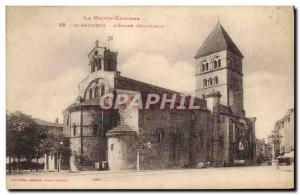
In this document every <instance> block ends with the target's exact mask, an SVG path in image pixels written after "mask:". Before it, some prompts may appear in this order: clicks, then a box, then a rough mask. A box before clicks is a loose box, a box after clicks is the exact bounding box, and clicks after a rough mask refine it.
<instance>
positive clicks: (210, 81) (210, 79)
mask: <svg viewBox="0 0 300 195" xmlns="http://www.w3.org/2000/svg"><path fill="white" fill-rule="evenodd" d="M208 83H209V86H210V85H212V78H209V82H208Z"/></svg>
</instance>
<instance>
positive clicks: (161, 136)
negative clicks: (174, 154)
mask: <svg viewBox="0 0 300 195" xmlns="http://www.w3.org/2000/svg"><path fill="white" fill-rule="evenodd" d="M164 137H165V130H163V129H158V130H157V142H158V143H163V140H164Z"/></svg>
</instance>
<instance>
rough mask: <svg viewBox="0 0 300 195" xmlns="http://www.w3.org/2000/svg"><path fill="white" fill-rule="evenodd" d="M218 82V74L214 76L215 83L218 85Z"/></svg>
mask: <svg viewBox="0 0 300 195" xmlns="http://www.w3.org/2000/svg"><path fill="white" fill-rule="evenodd" d="M218 82H219V81H218V77H217V76H216V77H214V84H215V85H217V84H218Z"/></svg>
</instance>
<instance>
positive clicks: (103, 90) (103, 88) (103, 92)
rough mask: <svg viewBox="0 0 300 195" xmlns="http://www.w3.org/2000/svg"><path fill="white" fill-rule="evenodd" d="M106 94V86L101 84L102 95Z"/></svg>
mask: <svg viewBox="0 0 300 195" xmlns="http://www.w3.org/2000/svg"><path fill="white" fill-rule="evenodd" d="M104 94H105V86H104V85H102V86H101V97H102V96H103V95H104Z"/></svg>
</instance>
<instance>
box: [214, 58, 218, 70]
mask: <svg viewBox="0 0 300 195" xmlns="http://www.w3.org/2000/svg"><path fill="white" fill-rule="evenodd" d="M214 68H218V62H217V60H215V61H214Z"/></svg>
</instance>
